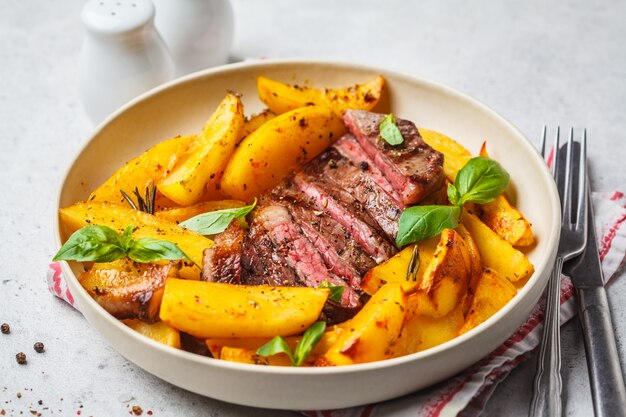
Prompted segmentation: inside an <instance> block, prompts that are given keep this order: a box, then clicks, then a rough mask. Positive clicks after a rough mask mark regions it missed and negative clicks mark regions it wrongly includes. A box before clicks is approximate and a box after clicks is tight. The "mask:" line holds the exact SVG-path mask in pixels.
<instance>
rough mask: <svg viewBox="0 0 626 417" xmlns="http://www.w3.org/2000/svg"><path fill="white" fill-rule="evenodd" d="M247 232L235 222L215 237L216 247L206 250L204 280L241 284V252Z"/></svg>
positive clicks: (203, 261)
mask: <svg viewBox="0 0 626 417" xmlns="http://www.w3.org/2000/svg"><path fill="white" fill-rule="evenodd" d="M244 237H245V232H244V230H243V229H242V228H241V226H239V222H238V221H233V222H231V223H230V225H229V226H228V227H227V228H226V230H224V232H222V233H218V234H217V235H216V236H215V245H213V246H212V247H210V248H206V249H205V250H204V253H203V257H202V280H203V281H209V282H226V283H230V284H239V283H241V250H242V245H243V241H244Z"/></svg>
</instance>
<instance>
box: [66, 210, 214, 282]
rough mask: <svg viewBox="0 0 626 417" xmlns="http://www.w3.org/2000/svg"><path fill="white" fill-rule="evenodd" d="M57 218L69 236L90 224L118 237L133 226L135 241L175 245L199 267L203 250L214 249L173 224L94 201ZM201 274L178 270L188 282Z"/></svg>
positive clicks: (190, 268)
mask: <svg viewBox="0 0 626 417" xmlns="http://www.w3.org/2000/svg"><path fill="white" fill-rule="evenodd" d="M59 217H60V218H61V221H62V223H63V224H64V225H65V226H66V227H67V228H68V229H69V230H70V231H71V232H74V231H76V230H78V229H80V228H81V227H84V226H88V225H90V224H99V225H103V226H108V227H110V228H112V229H114V230H116V231H117V232H120V233H121V232H123V231H124V229H125V228H126V227H127V226H129V225H131V224H132V225H133V226H135V230H134V231H133V238H134V239H140V238H142V237H151V238H154V239H162V240H167V241H170V242H172V243H175V244H177V245H178V247H179V248H180V249H181V250H182V251H183V252H185V253H186V254H187V256H189V258H191V260H193V261H194V262H195V263H196V264H198V265H202V252H203V251H204V249H206V248H209V247H211V246H213V241H212V240H211V239H207V238H206V237H204V236H201V235H199V234H197V233H195V232H192V231H190V230H187V229H185V228H182V227H180V226H179V225H177V224H176V223H172V222H169V221H166V220H161V219H159V218H157V217H155V216H153V215H151V214H148V213H144V212H142V211H138V210H134V209H131V208H130V207H124V206H118V205H115V204H110V203H100V202H94V201H90V202H80V203H76V204H73V205H71V206H69V207H65V208H62V209H60V210H59ZM200 273H201V271H200V269H199V268H197V267H196V266H194V265H184V266H183V267H182V268H181V270H180V276H181V277H183V278H188V279H200Z"/></svg>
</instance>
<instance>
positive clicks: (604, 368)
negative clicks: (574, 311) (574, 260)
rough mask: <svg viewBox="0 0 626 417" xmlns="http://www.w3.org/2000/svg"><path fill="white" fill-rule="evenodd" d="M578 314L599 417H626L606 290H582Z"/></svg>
mask: <svg viewBox="0 0 626 417" xmlns="http://www.w3.org/2000/svg"><path fill="white" fill-rule="evenodd" d="M576 294H577V295H578V312H579V314H580V323H581V325H582V328H583V336H584V338H585V351H586V353H587V368H588V369H589V379H590V381H591V393H592V397H593V409H594V412H595V415H596V417H614V416H615V417H626V388H624V376H623V374H622V368H621V366H620V362H619V355H618V353H617V347H616V345H615V334H614V330H613V323H612V322H611V311H610V310H609V301H608V299H607V297H606V290H605V289H604V287H594V288H579V289H577V290H576Z"/></svg>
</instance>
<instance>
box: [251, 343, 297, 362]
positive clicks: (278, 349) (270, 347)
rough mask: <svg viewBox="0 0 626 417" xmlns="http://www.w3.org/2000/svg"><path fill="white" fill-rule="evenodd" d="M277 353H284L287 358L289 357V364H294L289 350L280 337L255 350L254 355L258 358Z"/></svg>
mask: <svg viewBox="0 0 626 417" xmlns="http://www.w3.org/2000/svg"><path fill="white" fill-rule="evenodd" d="M278 353H286V354H287V356H289V359H290V360H291V363H292V364H294V363H295V361H294V358H293V354H292V353H291V348H290V347H289V345H288V344H287V341H286V340H285V339H284V338H283V337H282V336H276V337H274V338H273V339H272V340H270V341H269V342H267V343H266V344H264V345H263V346H261V347H260V348H258V349H257V350H256V354H257V355H259V356H272V355H276V354H278Z"/></svg>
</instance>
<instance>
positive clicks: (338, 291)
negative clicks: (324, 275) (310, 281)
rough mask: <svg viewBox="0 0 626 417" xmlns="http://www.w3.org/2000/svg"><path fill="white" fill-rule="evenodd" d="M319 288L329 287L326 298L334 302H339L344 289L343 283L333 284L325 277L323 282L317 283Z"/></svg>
mask: <svg viewBox="0 0 626 417" xmlns="http://www.w3.org/2000/svg"><path fill="white" fill-rule="evenodd" d="M319 288H328V289H330V294H328V299H329V300H332V301H334V302H336V303H341V297H342V296H343V290H344V289H345V288H344V286H343V285H333V284H332V283H331V282H330V281H328V279H325V280H324V282H322V283H321V284H320V285H319Z"/></svg>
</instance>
